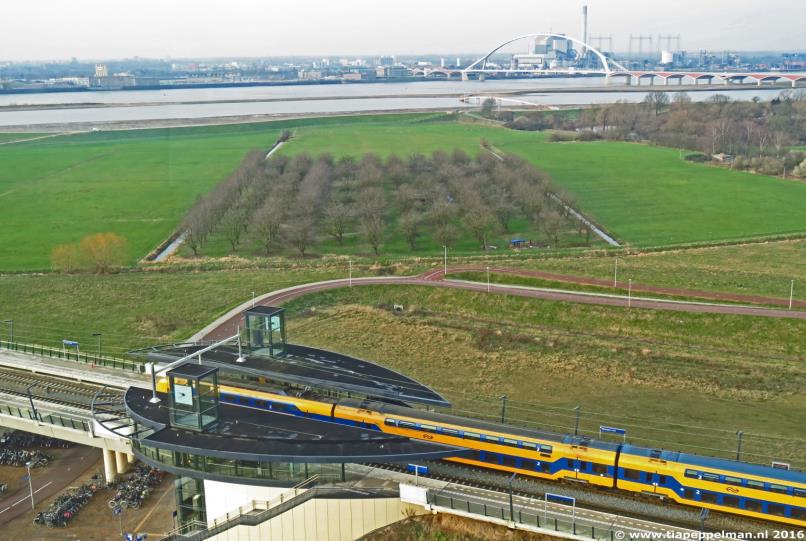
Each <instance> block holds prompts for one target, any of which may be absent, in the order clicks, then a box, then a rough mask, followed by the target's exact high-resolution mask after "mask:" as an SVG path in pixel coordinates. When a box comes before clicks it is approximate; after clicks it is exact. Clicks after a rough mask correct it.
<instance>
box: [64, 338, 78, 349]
mask: <svg viewBox="0 0 806 541" xmlns="http://www.w3.org/2000/svg"><path fill="white" fill-rule="evenodd" d="M62 345H64V346H67V347H70V348H77V347H78V342H76V341H75V340H62Z"/></svg>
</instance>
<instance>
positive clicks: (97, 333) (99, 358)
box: [92, 332, 101, 361]
mask: <svg viewBox="0 0 806 541" xmlns="http://www.w3.org/2000/svg"><path fill="white" fill-rule="evenodd" d="M92 335H93V336H97V337H98V360H99V361H100V360H101V333H99V332H94V333H92Z"/></svg>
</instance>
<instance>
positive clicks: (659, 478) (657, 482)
mask: <svg viewBox="0 0 806 541" xmlns="http://www.w3.org/2000/svg"><path fill="white" fill-rule="evenodd" d="M650 481H651V483H652V493H653V494H656V493H657V492H658V487H659V486H663V485H664V484H665V483H666V476H665V475H661V474H659V473H658V472H657V471H655V472H653V473H652V474H650Z"/></svg>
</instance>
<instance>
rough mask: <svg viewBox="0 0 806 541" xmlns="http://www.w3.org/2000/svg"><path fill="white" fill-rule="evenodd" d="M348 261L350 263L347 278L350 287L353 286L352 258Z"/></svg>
mask: <svg viewBox="0 0 806 541" xmlns="http://www.w3.org/2000/svg"><path fill="white" fill-rule="evenodd" d="M348 263H349V265H350V271H349V274H348V276H349V279H348V280H349V282H350V287H353V260H352V259H351V260H349V261H348Z"/></svg>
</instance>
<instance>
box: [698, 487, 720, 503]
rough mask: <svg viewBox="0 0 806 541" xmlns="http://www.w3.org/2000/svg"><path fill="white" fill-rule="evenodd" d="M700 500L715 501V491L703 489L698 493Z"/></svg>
mask: <svg viewBox="0 0 806 541" xmlns="http://www.w3.org/2000/svg"><path fill="white" fill-rule="evenodd" d="M700 501H702V502H706V503H716V493H714V492H708V491H707V490H703V491H702V492H701V493H700Z"/></svg>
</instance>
